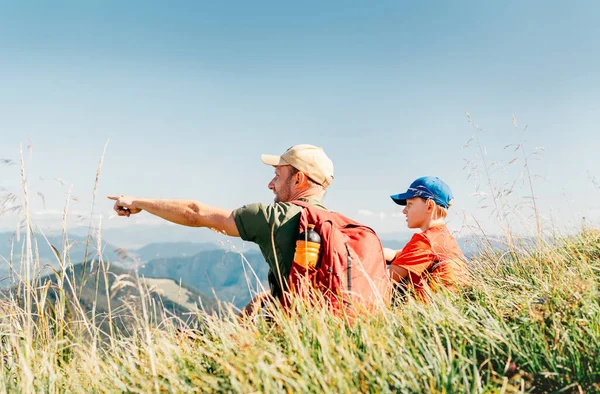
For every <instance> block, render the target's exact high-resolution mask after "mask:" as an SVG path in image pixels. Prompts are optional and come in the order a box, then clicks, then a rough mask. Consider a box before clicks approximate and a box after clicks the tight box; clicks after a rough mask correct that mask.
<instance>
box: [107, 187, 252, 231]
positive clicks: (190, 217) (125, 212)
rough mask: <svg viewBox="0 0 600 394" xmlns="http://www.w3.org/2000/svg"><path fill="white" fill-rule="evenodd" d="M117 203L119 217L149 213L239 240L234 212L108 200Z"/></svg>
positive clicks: (188, 203) (181, 203) (183, 203)
mask: <svg viewBox="0 0 600 394" xmlns="http://www.w3.org/2000/svg"><path fill="white" fill-rule="evenodd" d="M108 198H109V199H111V200H115V201H116V203H115V206H114V210H115V211H116V212H117V214H118V215H119V216H130V215H133V214H136V213H140V212H141V211H147V212H149V213H151V214H153V215H156V216H158V217H161V218H163V219H165V220H168V221H169V222H173V223H177V224H181V225H183V226H190V227H208V228H212V229H215V230H217V231H219V232H222V233H225V234H227V235H230V236H233V237H239V236H240V233H239V232H238V229H237V226H236V224H235V220H234V219H233V211H231V210H226V209H220V208H215V207H211V206H209V205H206V204H203V203H201V202H198V201H193V200H156V199H151V198H137V197H128V196H108Z"/></svg>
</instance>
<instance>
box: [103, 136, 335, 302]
mask: <svg viewBox="0 0 600 394" xmlns="http://www.w3.org/2000/svg"><path fill="white" fill-rule="evenodd" d="M261 159H262V161H263V163H265V164H267V165H270V166H273V167H274V168H275V176H274V177H273V179H272V180H271V182H269V185H268V187H269V189H270V190H272V191H273V193H274V194H275V199H274V203H273V204H270V205H264V204H260V203H258V204H249V205H245V206H243V207H241V208H238V209H236V210H227V209H221V208H216V207H211V206H208V205H206V204H203V203H201V202H198V201H191V200H156V199H148V198H137V197H128V196H108V198H109V199H111V200H115V201H116V203H115V206H114V209H115V211H116V212H117V213H118V215H119V216H127V217H129V216H130V215H132V214H137V213H140V212H141V211H147V212H149V213H151V214H153V215H156V216H159V217H161V218H163V219H165V220H168V221H170V222H173V223H177V224H181V225H184V226H191V227H208V228H212V229H214V230H216V231H219V232H222V233H224V234H226V235H230V236H234V237H241V238H242V239H243V240H245V241H251V242H254V243H256V244H258V246H259V247H260V250H261V252H262V254H263V256H264V258H265V260H266V262H267V264H269V268H270V271H269V278H268V279H269V287H270V290H271V294H272V295H273V296H274V297H278V296H279V295H280V294H281V293H282V291H284V290H285V289H286V281H287V278H288V275H289V273H290V269H291V266H292V260H293V257H294V250H295V243H296V237H297V236H298V226H299V224H300V223H299V221H300V214H301V212H302V208H301V207H299V206H297V205H295V204H292V203H290V201H294V200H302V201H305V202H307V203H309V204H311V205H315V206H317V207H321V208H325V207H324V206H323V205H322V204H321V201H322V200H323V198H324V197H325V192H326V189H327V188H328V187H329V185H330V184H331V182H332V181H333V163H332V162H331V160H330V159H329V158H328V157H327V155H326V154H325V152H324V151H323V149H321V148H318V147H316V146H313V145H306V144H302V145H295V146H292V147H291V148H289V149H288V150H287V151H285V152H284V153H283V154H282V155H281V156H272V155H263V156H262V157H261ZM265 297H266V295H261V296H260V297H257V299H256V300H255V301H253V302H251V303H250V304H249V305H248V306H247V307H246V309H245V312H246V313H251V312H252V310H253V309H254V308H255V307H256V306H257V303H260V302H261V301H262V299H264V298H265Z"/></svg>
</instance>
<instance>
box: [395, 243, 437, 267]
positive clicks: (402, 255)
mask: <svg viewBox="0 0 600 394" xmlns="http://www.w3.org/2000/svg"><path fill="white" fill-rule="evenodd" d="M433 260H434V254H433V250H432V249H431V243H430V242H429V239H428V238H427V237H426V236H424V235H423V234H420V233H419V234H415V235H413V237H412V238H411V239H410V241H408V243H407V244H406V246H405V247H404V248H403V249H402V250H401V251H400V252H398V253H397V254H396V258H395V259H394V261H392V264H394V265H397V266H400V267H402V268H405V269H406V270H408V271H410V272H412V273H414V274H415V275H421V274H422V273H423V272H424V271H425V270H427V269H428V268H429V266H430V265H431V264H432V263H433Z"/></svg>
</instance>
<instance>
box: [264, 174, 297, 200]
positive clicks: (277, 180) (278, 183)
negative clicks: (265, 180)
mask: <svg viewBox="0 0 600 394" xmlns="http://www.w3.org/2000/svg"><path fill="white" fill-rule="evenodd" d="M293 178H294V177H293V175H292V167H291V166H277V167H275V176H274V177H273V179H271V182H269V189H270V190H273V193H275V202H288V201H290V200H291V198H292V191H293V181H294V179H293Z"/></svg>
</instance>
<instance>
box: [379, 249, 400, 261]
mask: <svg viewBox="0 0 600 394" xmlns="http://www.w3.org/2000/svg"><path fill="white" fill-rule="evenodd" d="M401 251H402V249H400V250H394V249H390V248H383V256H384V257H385V262H386V263H391V262H392V261H394V259H395V258H396V254H397V253H398V252H401Z"/></svg>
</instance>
